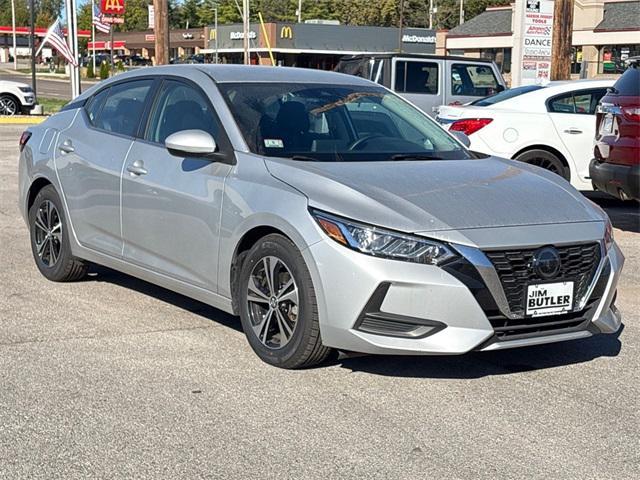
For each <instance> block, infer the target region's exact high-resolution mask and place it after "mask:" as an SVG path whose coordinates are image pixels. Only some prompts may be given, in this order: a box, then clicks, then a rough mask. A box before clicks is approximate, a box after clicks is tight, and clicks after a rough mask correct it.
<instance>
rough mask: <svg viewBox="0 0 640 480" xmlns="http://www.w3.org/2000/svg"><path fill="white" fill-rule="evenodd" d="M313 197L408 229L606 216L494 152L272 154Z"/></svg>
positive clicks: (272, 164) (559, 182) (557, 182)
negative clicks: (411, 157)
mask: <svg viewBox="0 0 640 480" xmlns="http://www.w3.org/2000/svg"><path fill="white" fill-rule="evenodd" d="M266 166H267V168H268V170H269V171H270V172H271V174H272V175H273V176H274V177H276V178H278V179H279V180H281V181H283V182H285V183H287V184H288V185H290V186H292V187H293V188H295V189H297V190H299V191H300V192H302V193H303V194H305V195H306V196H307V197H308V198H309V205H310V206H311V207H314V208H318V209H321V210H325V211H327V212H331V213H334V214H337V215H342V216H345V217H348V218H351V219H354V220H360V221H362V222H366V223H370V224H374V225H379V226H384V227H387V228H391V229H395V230H401V231H405V232H429V231H441V230H460V229H472V228H486V227H505V226H519V225H544V224H558V223H571V222H595V221H602V220H603V217H602V213H600V212H598V211H597V210H596V209H595V208H594V207H593V206H592V205H591V202H589V201H588V200H586V199H585V198H584V197H582V195H581V194H580V193H579V192H578V191H577V190H575V189H574V188H573V187H571V185H570V184H569V183H568V182H566V181H565V180H564V179H562V178H560V177H558V176H557V175H555V174H552V173H550V172H547V171H545V170H542V169H539V168H537V167H533V166H530V165H527V164H522V163H519V162H515V161H511V160H503V159H499V158H496V157H489V158H485V159H476V160H445V161H400V162H304V161H293V160H286V159H275V158H269V159H266Z"/></svg>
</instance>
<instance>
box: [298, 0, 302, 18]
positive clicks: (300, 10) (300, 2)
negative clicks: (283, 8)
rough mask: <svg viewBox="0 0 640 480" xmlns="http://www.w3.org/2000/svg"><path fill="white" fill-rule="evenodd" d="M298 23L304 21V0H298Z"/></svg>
mask: <svg viewBox="0 0 640 480" xmlns="http://www.w3.org/2000/svg"><path fill="white" fill-rule="evenodd" d="M298 23H302V0H298Z"/></svg>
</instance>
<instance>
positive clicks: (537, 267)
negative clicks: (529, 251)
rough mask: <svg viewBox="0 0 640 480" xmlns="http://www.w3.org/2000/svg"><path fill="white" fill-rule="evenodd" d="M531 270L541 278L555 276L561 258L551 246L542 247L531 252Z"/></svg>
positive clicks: (560, 265)
mask: <svg viewBox="0 0 640 480" xmlns="http://www.w3.org/2000/svg"><path fill="white" fill-rule="evenodd" d="M531 266H532V267H533V271H534V272H535V273H536V274H537V275H538V276H539V277H540V278H542V279H544V280H548V279H551V278H555V277H556V276H557V275H558V273H560V267H562V260H561V259H560V253H558V250H556V249H555V248H553V247H543V248H541V249H539V250H536V252H535V253H534V254H533V262H532V265H531Z"/></svg>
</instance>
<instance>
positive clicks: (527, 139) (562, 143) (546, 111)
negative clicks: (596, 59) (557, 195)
mask: <svg viewBox="0 0 640 480" xmlns="http://www.w3.org/2000/svg"><path fill="white" fill-rule="evenodd" d="M613 82H614V80H578V81H571V82H551V83H549V84H548V85H547V86H546V87H543V86H540V85H530V86H523V87H517V88H512V89H510V90H506V91H504V92H501V93H498V94H497V95H493V96H490V97H487V98H485V99H482V100H477V101H475V102H471V103H470V104H468V105H464V106H458V107H452V106H443V107H442V108H441V109H440V112H439V113H438V116H437V117H436V120H437V121H438V122H440V123H441V124H442V125H443V126H444V127H445V128H448V129H449V130H451V131H460V132H464V133H465V134H466V135H468V136H469V138H470V139H471V146H470V148H471V149H472V150H474V151H478V152H482V153H486V154H489V155H496V156H499V157H504V158H511V159H514V160H519V161H522V162H525V163H530V164H532V165H536V166H539V167H542V168H545V169H547V170H549V171H551V172H553V173H556V174H558V175H560V176H561V177H563V178H564V179H566V180H568V181H570V182H571V184H572V185H573V186H574V187H576V188H577V189H579V190H592V189H593V187H592V184H591V179H590V176H589V162H590V161H591V158H592V157H593V155H592V149H593V145H592V143H593V141H592V140H591V139H592V138H593V135H594V134H595V122H596V119H595V113H596V106H597V105H598V102H599V101H600V99H601V98H602V97H603V96H604V95H605V93H606V92H607V87H610V86H612V85H613Z"/></svg>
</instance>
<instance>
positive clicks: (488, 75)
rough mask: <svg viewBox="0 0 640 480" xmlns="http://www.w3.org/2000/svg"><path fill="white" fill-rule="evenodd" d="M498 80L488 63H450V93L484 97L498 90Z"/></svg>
mask: <svg viewBox="0 0 640 480" xmlns="http://www.w3.org/2000/svg"><path fill="white" fill-rule="evenodd" d="M498 85H499V84H498V80H497V79H496V76H495V74H494V73H493V69H492V68H491V67H490V66H489V65H473V64H466V63H454V64H452V65H451V93H452V94H453V95H462V96H468V97H486V96H489V95H493V94H494V93H497V92H498Z"/></svg>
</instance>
